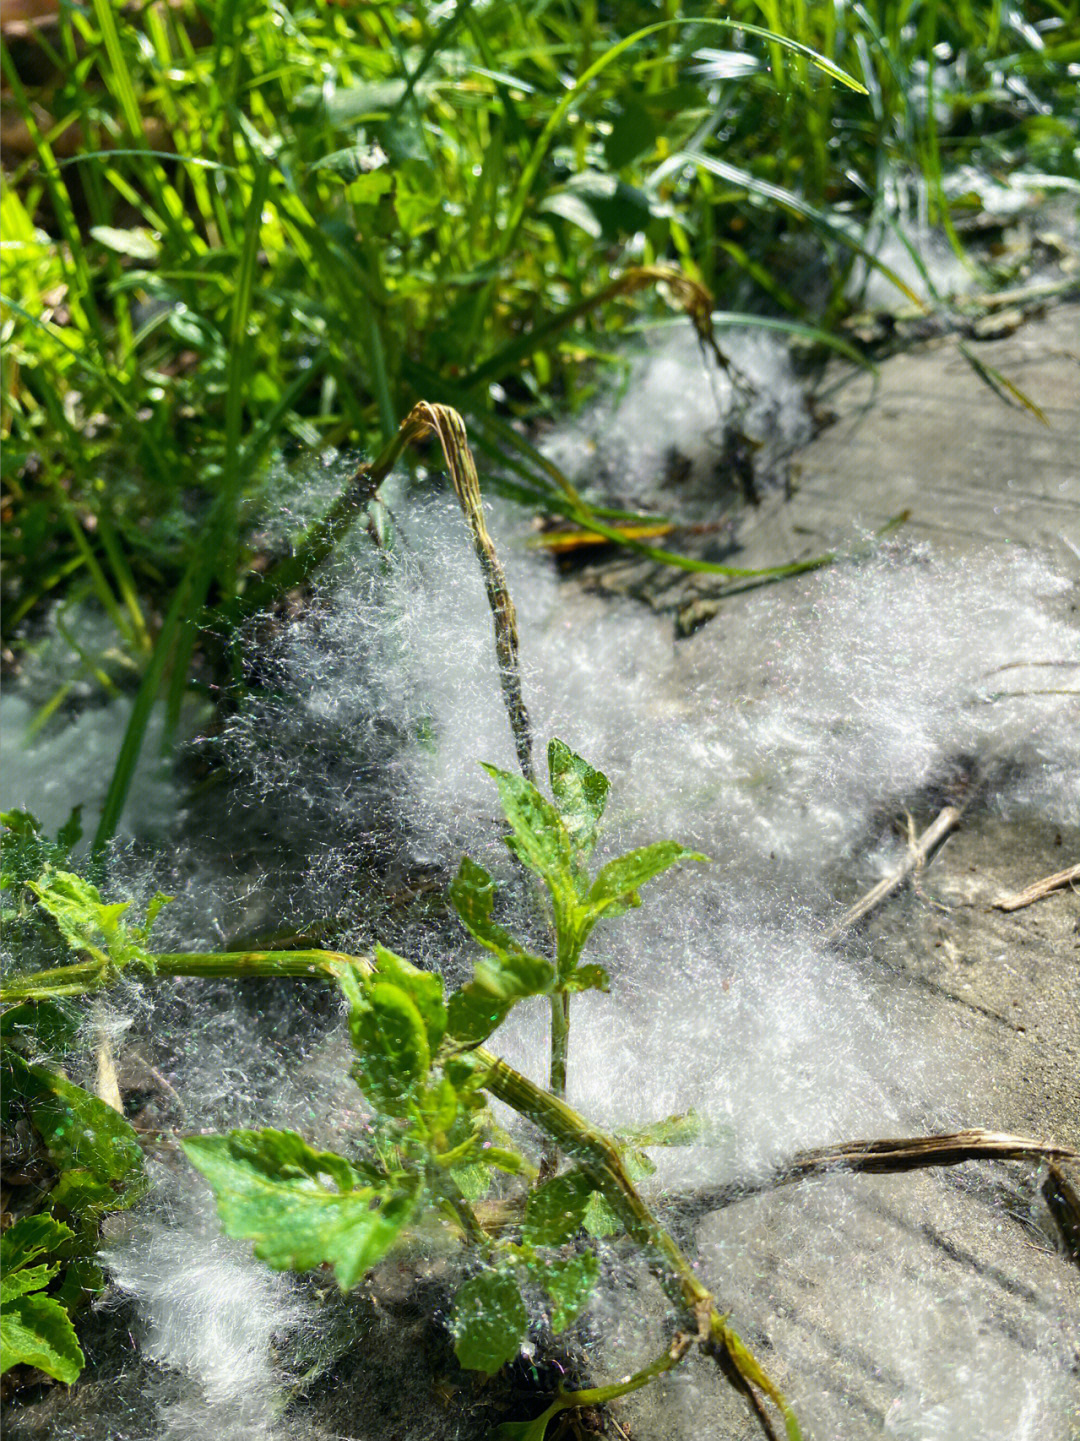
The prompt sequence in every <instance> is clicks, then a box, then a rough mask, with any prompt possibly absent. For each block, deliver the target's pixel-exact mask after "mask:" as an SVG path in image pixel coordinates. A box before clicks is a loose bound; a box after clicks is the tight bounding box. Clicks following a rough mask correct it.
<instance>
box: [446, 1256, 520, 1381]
mask: <svg viewBox="0 0 1080 1441" xmlns="http://www.w3.org/2000/svg"><path fill="white" fill-rule="evenodd" d="M528 1324H529V1317H528V1314H527V1312H526V1310H525V1303H524V1301H522V1299H521V1292H520V1291H519V1290H518V1286H517V1282H516V1281H515V1280H514V1278H513V1277H512V1276H508V1275H507V1274H506V1273H505V1272H503V1271H481V1272H480V1274H479V1275H478V1276H473V1277H472V1279H471V1280H469V1281H466V1282H465V1284H464V1286H462V1287H461V1289H460V1290H459V1291H458V1293H457V1296H456V1297H455V1298H454V1319H453V1329H454V1336H455V1341H454V1350H455V1352H456V1353H457V1358H458V1360H459V1361H460V1362H461V1364H462V1366H463V1367H464V1368H465V1370H466V1371H486V1372H487V1373H488V1375H494V1373H495V1372H496V1371H498V1370H499V1368H500V1367H502V1366H505V1364H506V1363H507V1361H512V1360H513V1359H514V1357H515V1356H516V1355H517V1354H518V1352H519V1351H520V1349H521V1343H522V1341H523V1340H524V1338H525V1331H526V1329H527V1327H528Z"/></svg>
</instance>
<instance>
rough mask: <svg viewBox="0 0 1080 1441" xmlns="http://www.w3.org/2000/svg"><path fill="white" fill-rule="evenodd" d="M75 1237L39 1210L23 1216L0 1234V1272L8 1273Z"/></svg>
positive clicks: (68, 1229) (68, 1228)
mask: <svg viewBox="0 0 1080 1441" xmlns="http://www.w3.org/2000/svg"><path fill="white" fill-rule="evenodd" d="M74 1239H75V1232H74V1231H73V1230H72V1229H71V1227H70V1226H65V1225H64V1224H63V1222H62V1221H54V1220H53V1218H52V1217H51V1216H46V1215H45V1214H44V1213H42V1212H40V1211H39V1212H38V1213H37V1214H36V1215H34V1216H23V1217H22V1219H21V1220H19V1221H16V1222H15V1224H14V1226H9V1227H8V1229H7V1230H6V1231H5V1232H3V1234H2V1235H0V1271H2V1272H3V1274H4V1275H5V1276H7V1275H9V1274H10V1273H11V1272H12V1271H16V1270H18V1269H19V1267H21V1266H25V1265H26V1264H27V1263H28V1262H29V1261H32V1260H33V1259H34V1258H35V1257H36V1256H42V1255H47V1254H50V1253H51V1252H54V1251H56V1250H58V1249H59V1247H61V1246H63V1245H66V1243H67V1242H69V1241H73V1240H74Z"/></svg>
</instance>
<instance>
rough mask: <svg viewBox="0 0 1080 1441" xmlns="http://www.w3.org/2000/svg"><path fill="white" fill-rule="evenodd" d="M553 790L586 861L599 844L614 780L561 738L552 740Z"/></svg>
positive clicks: (573, 840)
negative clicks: (596, 768)
mask: <svg viewBox="0 0 1080 1441" xmlns="http://www.w3.org/2000/svg"><path fill="white" fill-rule="evenodd" d="M548 773H549V775H550V776H551V793H552V795H553V796H554V797H555V803H556V805H557V806H558V807H559V811H560V814H561V815H562V819H563V824H564V825H565V826H566V829H567V832H568V834H569V836H570V841H571V844H572V845H573V847H574V851H575V852H576V855H577V859H578V860H579V861H581V862H585V861H587V860H588V859H589V857H590V856H591V855H592V853H593V849H594V847H595V846H596V833H597V831H598V830H599V828H600V821H601V819H602V817H603V814H604V807H605V806H606V805H607V798H608V791H609V790H610V782H609V781H608V778H607V776H606V775H604V773H603V772H602V771H598V770H595V769H594V768H593V767H592V766H591V765H589V763H588V761H584V760H582V758H581V757H580V756H579V755H575V754H574V752H573V751H572V750H571V749H570V747H569V746H568V745H565V744H564V743H563V742H562V741H561V740H557V739H552V740H551V741H550V742H549V744H548Z"/></svg>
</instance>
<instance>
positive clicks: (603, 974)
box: [562, 966, 611, 991]
mask: <svg viewBox="0 0 1080 1441" xmlns="http://www.w3.org/2000/svg"><path fill="white" fill-rule="evenodd" d="M562 989H563V990H564V991H609V990H610V989H611V977H610V976H609V975H608V973H607V971H605V970H604V968H603V966H578V967H577V968H576V969H575V970H573V971H571V972H570V974H569V975H568V976H567V978H566V980H565V981H563V983H562Z"/></svg>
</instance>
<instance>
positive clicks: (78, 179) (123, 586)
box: [0, 0, 1080, 844]
mask: <svg viewBox="0 0 1080 1441" xmlns="http://www.w3.org/2000/svg"><path fill="white" fill-rule="evenodd" d="M732 23H734V24H736V25H738V26H740V27H741V28H739V29H733V28H731V25H732ZM755 27H756V28H755ZM765 30H769V31H773V32H776V35H778V36H784V37H787V39H786V40H785V41H781V40H780V39H778V38H772V39H770V38H768V37H767V36H766V35H765V33H764V31H765ZM1078 54H1080V20H1078V13H1077V8H1076V6H1075V4H1074V5H1067V4H1061V3H1058V0H1051V3H1047V4H1041V5H1034V6H1030V7H1026V9H1025V12H1024V18H1023V19H1020V18H1019V16H1018V12H1014V11H1012V10H1009V9H1007V8H1006V7H1004V6H1002V5H1000V4H998V3H986V4H979V5H975V4H971V3H964V4H960V5H956V6H949V7H945V6H941V5H938V4H937V3H934V0H928V3H917V0H916V3H894V0H893V3H876V4H852V5H845V6H840V5H835V4H831V3H829V4H823V5H813V6H808V5H806V4H804V3H802V0H759V3H752V0H735V3H733V4H731V5H729V6H727V7H725V11H724V18H723V19H718V18H717V17H716V15H715V14H713V13H712V12H711V10H710V9H709V7H705V6H694V5H690V6H685V7H679V6H676V5H672V4H665V6H664V7H663V8H662V10H660V11H659V12H658V9H657V7H655V6H645V5H629V6H620V7H618V9H617V10H616V11H610V10H601V8H600V7H598V6H596V5H595V4H594V3H588V0H580V3H577V4H569V3H567V4H557V3H542V0H531V3H525V4H518V3H514V4H510V3H505V0H495V3H492V4H490V5H487V6H485V7H477V6H474V5H472V4H470V3H468V0H464V3H461V4H459V5H457V6H456V7H455V8H453V9H452V10H449V11H448V10H447V9H446V8H445V7H426V6H421V7H415V8H413V9H410V10H409V11H408V12H404V11H401V10H399V9H398V8H395V7H391V6H387V5H382V4H375V5H371V6H364V7H338V6H332V5H316V4H313V3H312V4H300V5H285V4H281V3H276V4H269V5H267V4H265V3H262V0H220V3H214V4H211V3H209V0H206V3H186V4H178V5H175V6H168V7H164V6H163V7H149V8H146V9H145V10H142V11H140V12H139V13H138V15H137V16H135V15H134V14H133V13H131V12H128V11H125V10H121V9H120V8H119V7H118V6H117V5H116V4H114V3H113V0H91V3H90V4H88V5H86V6H83V7H81V8H76V7H68V8H65V9H63V10H62V12H61V14H60V17H59V20H58V22H57V23H56V24H55V25H53V26H51V27H45V28H42V29H39V30H37V31H35V32H34V33H33V38H32V39H25V38H24V39H22V40H19V41H17V42H16V41H12V43H11V44H10V45H5V46H4V48H3V54H2V65H3V76H4V80H5V84H6V86H7V89H8V98H7V105H8V109H9V112H10V113H11V114H12V115H13V116H14V117H16V118H17V119H19V120H20V121H21V123H22V127H23V130H24V137H25V141H26V144H25V145H24V147H23V150H22V152H21V153H20V152H18V151H16V153H14V154H13V153H12V148H11V147H10V146H9V147H8V151H7V154H6V155H5V166H6V169H5V173H4V176H3V190H2V194H0V207H2V211H0V220H2V222H3V227H4V249H3V277H2V285H3V310H2V323H3V339H4V344H5V350H4V367H3V428H4V435H5V439H6V467H5V471H6V478H5V497H4V511H5V519H6V520H7V521H8V538H7V546H6V550H7V561H8V565H7V574H6V580H5V587H6V588H7V593H8V595H9V596H10V597H12V598H13V604H10V605H9V606H7V607H5V618H4V638H5V642H6V643H7V644H11V643H12V642H13V641H14V640H15V637H16V634H17V631H18V628H19V627H20V626H22V625H24V624H25V622H26V621H27V619H28V618H33V617H34V616H35V614H40V613H42V611H43V609H44V608H45V607H46V606H47V605H48V604H49V603H51V602H52V601H53V600H54V599H56V598H57V597H58V596H72V595H74V594H84V595H85V596H87V597H89V598H92V600H93V602H94V603H95V604H97V605H98V606H100V607H101V609H102V610H103V611H104V612H105V614H106V615H107V616H108V617H109V619H110V621H111V622H112V625H113V627H114V628H115V632H116V644H117V647H118V648H119V649H120V650H121V652H122V653H123V654H124V655H125V657H126V658H127V660H128V661H129V662H130V673H131V675H132V677H133V682H132V683H133V685H134V686H135V687H136V702H135V708H134V714H133V718H132V722H131V726H130V727H129V730H128V735H127V738H126V739H125V743H124V747H123V749H122V751H121V756H120V761H119V764H118V769H117V774H116V776H115V777H114V781H113V786H112V789H111V791H110V795H109V800H108V802H107V804H106V810H105V815H104V816H103V819H102V824H101V827H100V828H99V832H98V841H99V843H102V844H103V843H104V842H105V841H107V839H108V838H109V836H110V835H111V834H112V831H113V830H114V828H115V825H116V824H117V822H118V819H119V816H120V813H121V809H122V805H123V798H124V795H125V793H126V789H127V785H128V783H129V781H130V776H131V773H132V771H133V768H134V764H135V761H136V760H137V757H138V753H139V749H140V747H141V744H142V740H143V736H144V734H145V728H146V725H147V723H148V721H149V718H150V714H151V712H152V709H153V707H154V705H155V704H156V703H157V701H158V700H159V698H161V697H162V696H164V697H165V700H166V708H167V725H166V734H167V735H169V734H171V733H172V731H173V730H174V729H175V726H176V723H177V720H178V717H179V715H180V712H181V708H182V704H183V700H184V696H185V693H186V688H187V686H188V684H189V676H190V672H191V665H192V660H193V657H194V656H195V655H196V653H197V651H198V650H200V649H205V648H207V647H209V646H211V645H212V642H211V641H210V639H209V638H208V634H207V630H206V626H207V623H208V621H209V620H211V619H213V618H214V617H216V618H217V620H218V622H219V625H218V628H219V630H220V629H221V628H222V627H221V624H220V622H221V619H222V617H224V618H226V619H227V618H228V617H229V616H232V615H234V614H236V613H237V608H238V606H239V607H242V605H243V600H244V595H245V593H246V592H249V591H251V589H252V587H253V586H254V585H256V584H257V582H256V581H255V580H254V579H253V576H252V570H251V561H252V555H251V554H250V552H249V549H248V546H247V540H246V538H247V534H248V530H249V521H250V518H251V517H252V515H253V514H254V513H255V512H256V511H257V507H258V505H259V503H260V497H261V496H262V495H263V494H264V491H265V487H266V484H267V476H268V474H270V473H271V469H272V465H273V464H274V463H275V462H280V461H283V460H284V461H286V462H287V461H288V460H289V458H290V457H292V456H295V455H296V454H298V453H300V452H303V451H305V450H308V449H310V448H312V447H335V448H336V447H350V448H359V449H361V450H362V451H365V452H375V451H378V450H379V449H381V448H382V447H383V446H384V445H386V444H387V443H389V442H390V441H391V439H392V437H393V436H394V435H395V434H396V432H397V428H398V424H399V422H400V420H401V419H402V418H403V417H404V416H405V415H406V414H407V413H408V412H409V411H410V409H411V408H412V407H413V405H414V404H415V403H416V402H417V401H418V400H420V399H423V400H426V401H429V402H431V403H433V404H436V405H453V406H454V407H455V408H456V409H457V410H459V411H460V412H461V413H462V414H463V416H464V417H465V419H466V421H467V423H468V426H469V432H470V436H471V437H472V439H473V441H474V444H475V445H476V447H477V449H478V452H479V453H480V454H481V455H482V457H483V460H484V464H485V467H486V469H488V470H489V471H490V473H491V476H492V483H494V484H498V485H500V486H501V487H502V488H503V489H504V490H506V492H507V493H508V494H512V495H513V496H515V497H516V498H517V499H519V500H521V501H523V502H525V503H526V504H529V505H531V506H533V507H534V508H539V509H543V510H547V511H556V512H559V513H562V514H567V515H570V516H571V517H572V518H573V519H574V520H575V521H578V522H582V521H583V520H584V521H586V522H587V521H588V520H589V518H590V515H591V517H592V520H593V521H594V522H596V525H597V528H602V527H603V526H604V525H606V523H607V522H609V521H613V520H614V521H619V520H626V519H631V520H632V519H633V517H625V516H620V515H611V514H609V513H604V512H600V511H595V512H592V511H591V510H590V508H589V506H588V501H587V498H583V497H581V496H578V495H576V493H574V492H573V491H572V488H569V487H568V484H567V482H566V481H565V478H564V477H561V476H559V474H558V472H557V471H555V470H554V467H552V466H551V464H550V462H547V461H545V460H544V459H543V458H542V457H540V456H539V455H538V454H537V453H536V451H535V450H534V449H533V448H532V447H531V446H530V445H529V444H528V442H527V440H526V439H524V438H523V437H522V435H521V434H520V433H519V432H520V427H519V425H518V424H517V422H520V421H522V420H525V421H528V420H529V419H530V418H532V417H533V416H535V415H536V414H538V413H541V412H543V411H545V410H552V409H553V408H557V407H565V406H572V405H574V404H575V403H577V402H578V401H579V400H580V398H581V396H582V395H583V394H584V393H585V392H586V390H587V387H588V386H589V385H590V384H591V383H592V379H591V370H588V369H587V370H586V371H585V372H583V370H582V366H581V364H580V357H581V355H582V354H583V353H590V352H593V353H595V352H598V351H599V352H605V353H610V351H611V350H612V348H613V339H614V337H616V336H617V334H618V333H619V331H620V330H623V329H625V328H626V326H627V325H628V324H629V323H632V322H633V321H634V320H635V319H637V318H639V317H640V312H641V308H642V307H643V306H644V307H651V309H652V310H653V311H655V309H656V307H657V306H658V305H659V304H660V302H659V301H658V300H656V298H655V296H652V298H650V296H651V292H648V291H640V290H639V292H638V293H639V294H640V296H641V297H642V298H639V299H636V300H632V299H631V298H630V292H631V291H633V290H635V289H637V287H633V286H627V285H620V284H619V283H618V279H617V277H619V276H622V275H625V274H628V273H629V272H630V271H631V270H633V269H634V268H635V267H636V268H637V269H639V270H648V268H649V267H656V266H665V265H666V266H669V267H670V266H673V265H675V266H678V267H680V268H681V271H682V273H683V276H684V277H685V281H686V282H687V283H690V284H695V285H697V286H699V287H704V288H705V289H706V290H707V291H708V292H710V293H711V295H712V296H714V297H716V299H717V301H718V303H720V304H722V305H723V306H724V307H725V309H726V310H727V311H729V312H733V311H739V312H746V313H748V314H749V315H751V316H763V318H766V319H770V318H771V319H773V320H774V321H775V320H778V319H782V320H783V321H784V322H785V323H787V324H790V325H791V326H792V327H795V328H800V327H801V328H802V329H803V330H804V332H808V333H809V334H811V335H817V336H822V337H824V336H829V335H830V334H831V327H832V326H833V325H834V323H835V321H836V320H837V319H838V318H839V317H840V316H841V314H842V313H843V310H844V308H845V306H847V304H848V303H849V302H848V299H847V296H848V294H849V281H850V278H851V275H852V268H853V266H854V265H855V263H856V261H857V260H858V259H859V258H860V257H861V258H862V259H864V260H865V259H867V258H869V259H870V260H871V262H873V255H874V252H875V248H876V245H877V240H878V237H879V236H880V234H881V233H882V231H883V230H884V229H885V228H886V227H888V226H899V227H900V228H901V230H903V227H904V226H905V224H906V223H907V222H908V221H909V219H910V217H911V216H912V215H913V214H915V213H916V211H917V210H918V209H919V207H920V206H921V207H922V208H923V209H924V210H925V211H926V213H927V215H928V218H929V219H930V220H931V221H932V222H934V223H938V224H940V225H942V226H944V227H945V229H946V231H947V232H948V234H949V235H950V236H951V238H952V241H953V243H954V245H955V246H956V247H957V248H958V249H961V250H962V246H961V242H960V238H959V236H958V234H957V232H956V228H955V226H954V225H953V217H952V215H951V213H950V208H949V204H948V202H947V199H946V194H947V190H946V184H945V181H946V178H947V176H948V174H949V173H950V172H952V171H954V170H955V169H956V167H957V166H958V165H960V164H962V163H971V164H975V165H981V166H986V167H989V168H991V169H997V170H1003V169H1006V168H1008V167H1010V166H1013V165H1015V164H1018V163H1024V164H1026V165H1028V166H1030V167H1031V168H1032V169H1033V170H1036V171H1038V172H1040V173H1044V174H1051V175H1062V176H1065V177H1073V178H1075V177H1076V175H1077V173H1078V166H1077V122H1076V119H1075V114H1074V113H1073V109H1071V108H1070V107H1069V104H1068V99H1069V97H1070V95H1071V94H1072V92H1073V89H1074V86H1073V82H1072V81H1071V80H1070V77H1069V75H1068V70H1067V67H1068V66H1069V65H1070V64H1074V63H1075V61H1076V59H1077V56H1078ZM31 76H33V77H35V81H36V83H35V84H33V85H31V83H30V77H31ZM43 76H44V79H42V77H43ZM845 76H847V77H852V78H853V80H854V82H855V83H854V85H853V84H851V83H846V82H845V80H844V77H845ZM1073 98H1074V95H1073ZM808 238H810V239H812V241H813V248H814V252H815V253H816V254H817V255H818V256H819V257H820V263H821V265H822V266H823V267H824V271H825V274H826V277H827V287H826V288H827V293H828V298H827V300H826V303H825V305H824V307H823V308H822V307H820V306H819V307H818V308H817V309H812V308H811V307H810V306H809V305H808V304H807V303H806V302H805V301H803V300H802V299H801V298H800V296H799V293H798V292H799V289H800V286H799V284H798V283H797V281H795V280H793V279H792V277H793V276H794V275H795V274H796V271H797V268H798V266H799V265H800V264H801V263H802V261H801V259H800V257H801V256H804V255H805V253H806V242H807V239H808ZM886 274H888V272H886ZM613 276H615V277H616V280H615V282H614V283H612V277H613ZM892 278H893V279H894V280H895V281H896V282H897V283H899V284H902V282H900V281H899V277H896V276H893V277H892ZM914 298H916V299H921V298H922V297H914ZM601 337H602V339H601ZM841 343H842V342H841ZM601 533H603V534H609V535H610V536H611V538H613V539H616V540H620V539H623V538H624V532H623V531H622V530H620V529H619V527H618V526H614V527H613V526H610V525H607V529H606V530H604V529H601ZM639 544H640V542H639ZM650 549H652V550H655V547H653V548H650ZM661 554H666V552H661ZM779 559H782V558H780V557H778V560H779ZM225 629H226V630H227V626H226V627H225ZM16 643H17V642H16ZM81 663H82V664H84V666H85V668H86V670H87V672H88V673H89V674H95V668H96V670H100V669H101V668H102V667H101V665H100V658H95V657H94V656H87V657H85V658H84V660H83V661H82V662H81ZM54 699H55V698H54ZM61 699H62V698H61ZM56 703H57V704H59V703H60V701H59V700H58V701H57V702H56Z"/></svg>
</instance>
